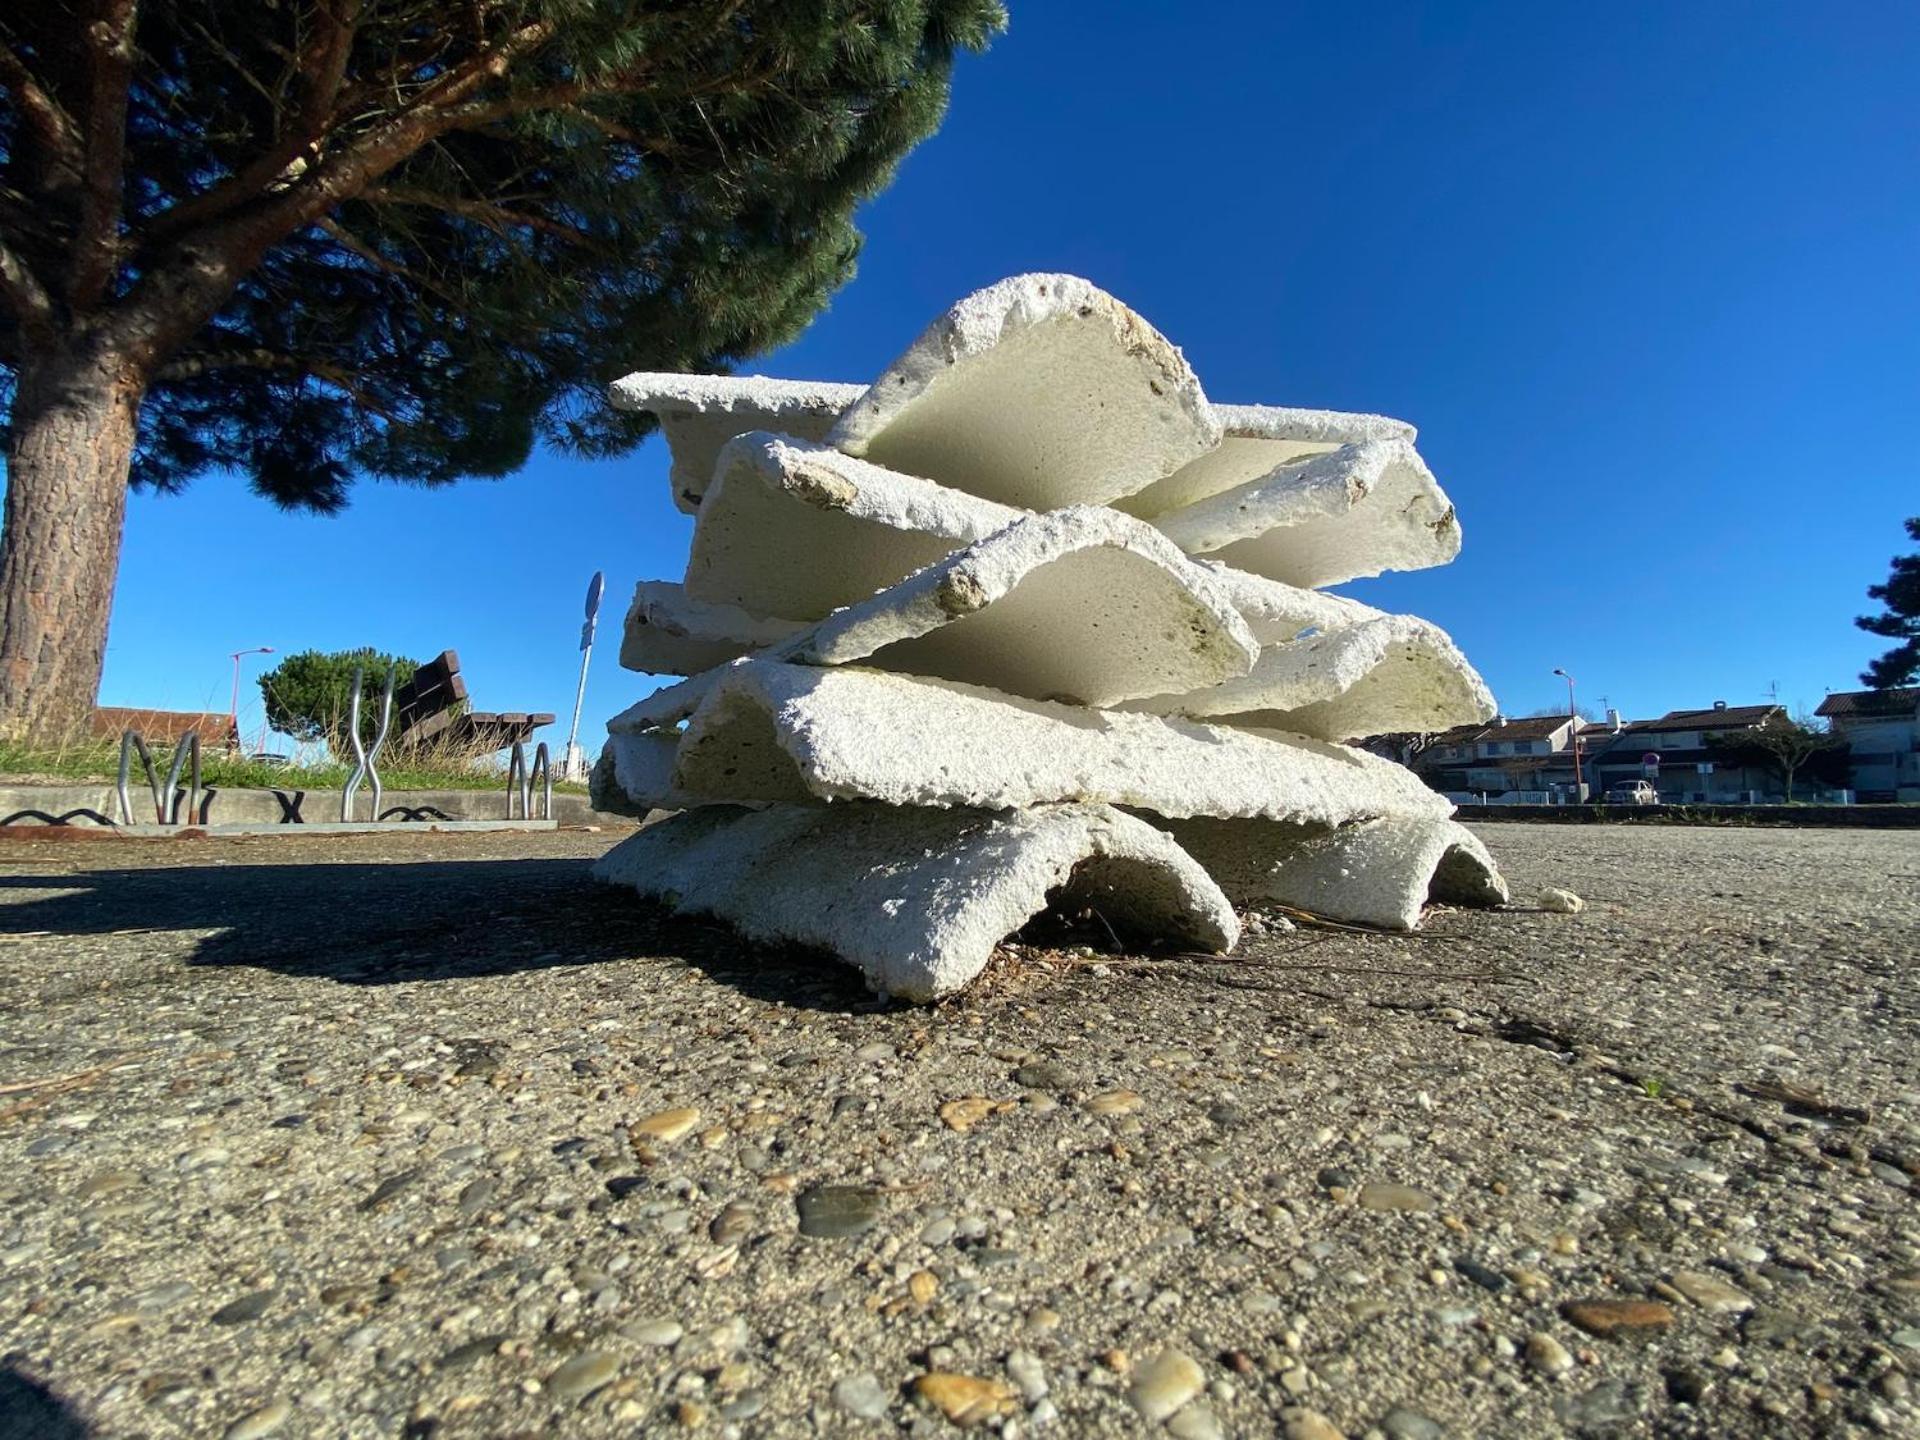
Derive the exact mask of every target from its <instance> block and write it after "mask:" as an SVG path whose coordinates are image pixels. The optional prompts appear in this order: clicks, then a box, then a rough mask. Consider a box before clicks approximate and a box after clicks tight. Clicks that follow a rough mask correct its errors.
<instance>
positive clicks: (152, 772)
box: [114, 730, 200, 825]
mask: <svg viewBox="0 0 1920 1440" xmlns="http://www.w3.org/2000/svg"><path fill="white" fill-rule="evenodd" d="M136 754H138V755H139V757H140V769H141V771H142V772H143V773H144V774H145V775H146V779H147V792H148V793H149V794H150V795H151V796H152V797H153V818H154V822H155V823H156V824H159V825H178V824H179V823H180V793H179V787H180V772H181V770H182V769H183V768H184V767H185V766H186V764H187V762H188V760H189V759H191V760H192V762H193V771H192V776H191V786H192V788H191V789H190V790H189V791H188V792H187V818H188V819H189V820H194V819H198V818H199V814H200V732H199V731H198V730H189V731H188V732H187V733H186V734H185V735H182V736H181V737H180V739H179V740H177V741H176V742H174V747H173V763H172V764H171V765H170V766H168V767H167V779H166V784H165V786H164V788H163V787H162V785H161V783H160V772H159V771H158V770H157V769H156V768H155V767H154V763H153V754H152V752H151V751H149V750H148V749H147V742H146V741H145V740H144V739H142V738H141V735H140V732H139V731H137V730H126V731H123V732H121V735H120V772H119V777H118V779H117V780H116V782H115V785H114V793H115V794H116V795H117V796H118V798H119V801H120V822H119V823H120V824H122V825H131V824H133V823H134V820H133V799H132V796H131V795H129V794H128V789H127V782H128V780H129V779H130V777H131V776H132V773H133V757H134V756H135V755H136Z"/></svg>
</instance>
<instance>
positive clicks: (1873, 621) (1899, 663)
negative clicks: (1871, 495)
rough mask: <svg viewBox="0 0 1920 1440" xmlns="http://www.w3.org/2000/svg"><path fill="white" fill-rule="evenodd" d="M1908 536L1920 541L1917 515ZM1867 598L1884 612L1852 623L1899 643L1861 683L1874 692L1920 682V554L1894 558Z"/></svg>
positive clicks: (1863, 673) (1909, 525)
mask: <svg viewBox="0 0 1920 1440" xmlns="http://www.w3.org/2000/svg"><path fill="white" fill-rule="evenodd" d="M1906 525H1907V534H1909V535H1910V536H1912V537H1913V538H1914V539H1915V540H1920V515H1916V516H1914V517H1913V518H1912V519H1910V520H1908V521H1907V522H1906ZM1867 598H1868V599H1869V600H1878V601H1879V602H1880V603H1881V604H1882V605H1884V606H1885V607H1886V608H1885V609H1884V610H1882V611H1881V612H1880V613H1879V614H1878V615H1862V616H1861V617H1860V618H1859V619H1857V620H1855V621H1854V622H1853V623H1854V624H1856V625H1858V626H1859V627H1860V628H1861V629H1862V630H1870V631H1872V632H1873V633H1874V634H1875V635H1885V636H1888V637H1889V638H1891V639H1894V640H1898V641H1900V642H1901V643H1900V644H1898V645H1896V646H1894V647H1893V648H1892V649H1891V650H1889V651H1887V653H1886V654H1884V655H1882V656H1881V657H1880V658H1879V659H1877V660H1873V661H1870V662H1868V665H1867V668H1866V669H1865V670H1863V671H1861V672H1860V682H1861V683H1862V684H1863V685H1871V686H1872V687H1873V688H1874V689H1876V690H1891V689H1894V688H1895V687H1896V686H1900V685H1912V684H1914V683H1915V682H1916V681H1920V553H1916V554H1913V555H1896V556H1894V557H1893V573H1892V574H1891V575H1889V576H1888V577H1887V583H1886V584H1884V585H1869V586H1868V587H1867Z"/></svg>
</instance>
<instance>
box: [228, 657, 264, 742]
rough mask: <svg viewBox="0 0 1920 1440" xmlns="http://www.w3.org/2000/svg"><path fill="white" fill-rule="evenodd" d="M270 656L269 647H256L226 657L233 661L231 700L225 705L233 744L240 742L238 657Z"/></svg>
mask: <svg viewBox="0 0 1920 1440" xmlns="http://www.w3.org/2000/svg"><path fill="white" fill-rule="evenodd" d="M271 654H273V647H272V646H271V645H256V646H254V647H253V648H252V649H251V650H236V651H234V652H233V654H232V655H231V656H229V657H228V658H229V659H231V660H232V661H233V699H232V700H231V701H229V702H228V704H227V728H228V730H230V731H231V732H232V734H233V739H234V743H235V744H238V743H239V741H240V657H241V656H242V655H271Z"/></svg>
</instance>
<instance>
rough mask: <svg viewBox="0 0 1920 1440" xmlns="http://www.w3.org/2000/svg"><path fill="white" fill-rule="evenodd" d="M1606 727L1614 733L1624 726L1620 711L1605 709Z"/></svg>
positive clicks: (1617, 732)
mask: <svg viewBox="0 0 1920 1440" xmlns="http://www.w3.org/2000/svg"><path fill="white" fill-rule="evenodd" d="M1607 728H1608V729H1610V730H1611V731H1613V733H1614V734H1616V735H1618V734H1619V733H1620V732H1621V731H1622V730H1624V729H1625V728H1626V725H1625V723H1624V722H1623V721H1622V720H1621V719H1620V712H1619V711H1618V710H1609V711H1607Z"/></svg>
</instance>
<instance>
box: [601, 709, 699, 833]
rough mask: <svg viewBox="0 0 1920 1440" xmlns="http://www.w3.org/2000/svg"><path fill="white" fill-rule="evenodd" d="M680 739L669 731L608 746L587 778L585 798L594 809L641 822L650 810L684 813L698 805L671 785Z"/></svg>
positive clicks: (693, 797) (695, 799)
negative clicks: (590, 801) (683, 811)
mask: <svg viewBox="0 0 1920 1440" xmlns="http://www.w3.org/2000/svg"><path fill="white" fill-rule="evenodd" d="M679 750H680V737H679V736H678V735H676V734H675V733H674V732H673V731H671V730H648V731H643V732H641V733H639V734H636V735H625V736H622V737H621V743H620V744H618V745H615V744H611V743H609V744H608V745H606V746H605V747H604V748H603V749H602V750H601V752H600V759H599V760H598V761H597V762H596V763H595V765H594V767H593V773H592V775H591V776H590V777H589V780H588V785H587V790H588V798H589V799H591V800H592V801H593V808H594V809H596V810H604V811H606V812H607V813H608V814H610V815H632V816H634V817H635V818H637V819H642V820H644V819H645V818H646V817H647V814H648V812H649V811H653V810H685V809H688V808H690V807H692V806H695V805H698V804H700V803H701V800H700V797H699V796H697V795H688V794H685V793H683V792H682V791H681V790H680V789H679V788H678V787H677V786H676V785H675V784H674V783H673V766H674V761H675V760H676V759H677V758H678V755H679Z"/></svg>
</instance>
